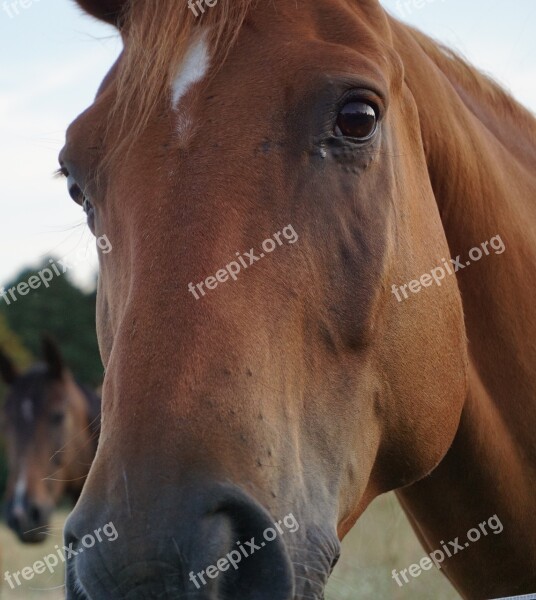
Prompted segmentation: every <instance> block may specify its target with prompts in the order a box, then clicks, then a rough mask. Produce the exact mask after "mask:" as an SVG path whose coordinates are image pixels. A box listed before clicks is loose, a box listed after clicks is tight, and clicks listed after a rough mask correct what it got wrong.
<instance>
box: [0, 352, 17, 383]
mask: <svg viewBox="0 0 536 600" xmlns="http://www.w3.org/2000/svg"><path fill="white" fill-rule="evenodd" d="M0 376H1V377H2V379H3V381H4V383H7V385H11V384H12V383H13V382H14V381H15V379H17V377H18V376H19V375H18V372H17V369H16V367H15V365H14V364H13V362H12V360H11V359H10V358H9V357H8V356H7V354H4V351H3V350H2V349H1V348H0Z"/></svg>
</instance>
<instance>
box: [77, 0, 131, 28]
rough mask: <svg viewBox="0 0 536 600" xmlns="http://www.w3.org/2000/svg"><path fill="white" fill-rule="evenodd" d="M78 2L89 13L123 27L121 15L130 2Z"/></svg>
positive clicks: (100, 0) (113, 0) (118, 0)
mask: <svg viewBox="0 0 536 600" xmlns="http://www.w3.org/2000/svg"><path fill="white" fill-rule="evenodd" d="M76 3H77V4H78V5H79V6H80V7H81V8H82V9H83V10H84V11H85V12H87V13H88V14H90V15H92V16H94V17H97V19H100V20H101V21H106V23H110V24H111V25H115V26H116V27H121V20H122V19H121V15H122V12H123V10H124V8H125V6H126V5H127V4H128V2H127V0H76Z"/></svg>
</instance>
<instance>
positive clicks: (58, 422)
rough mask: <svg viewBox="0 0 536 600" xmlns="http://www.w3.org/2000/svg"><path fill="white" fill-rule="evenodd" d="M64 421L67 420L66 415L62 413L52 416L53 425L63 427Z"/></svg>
mask: <svg viewBox="0 0 536 600" xmlns="http://www.w3.org/2000/svg"><path fill="white" fill-rule="evenodd" d="M64 419H65V414H64V413H60V412H58V413H53V414H52V415H51V416H50V423H51V424H52V425H55V426H59V425H61V424H62V423H63V421H64Z"/></svg>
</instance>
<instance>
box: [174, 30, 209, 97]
mask: <svg viewBox="0 0 536 600" xmlns="http://www.w3.org/2000/svg"><path fill="white" fill-rule="evenodd" d="M209 66H210V54H209V48H208V43H207V35H206V32H204V33H202V34H201V35H200V36H199V37H198V38H197V39H196V40H195V41H194V42H193V43H192V45H191V46H190V48H189V49H188V50H187V52H186V55H185V57H184V60H183V61H182V64H181V65H180V67H179V69H178V72H177V75H176V76H175V80H174V82H173V86H172V92H173V108H174V109H177V108H178V106H179V102H180V101H181V100H182V98H183V97H184V96H185V95H186V93H187V92H188V90H189V89H190V88H191V87H192V86H193V85H194V84H195V83H197V82H199V81H201V79H203V77H204V76H205V75H206V74H207V72H208V68H209Z"/></svg>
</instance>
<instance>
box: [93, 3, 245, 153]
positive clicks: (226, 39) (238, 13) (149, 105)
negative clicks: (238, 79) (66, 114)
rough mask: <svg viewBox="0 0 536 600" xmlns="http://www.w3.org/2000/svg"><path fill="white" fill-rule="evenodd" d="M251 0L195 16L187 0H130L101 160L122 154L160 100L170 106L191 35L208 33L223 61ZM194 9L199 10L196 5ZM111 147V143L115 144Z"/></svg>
mask: <svg viewBox="0 0 536 600" xmlns="http://www.w3.org/2000/svg"><path fill="white" fill-rule="evenodd" d="M252 3H253V0H219V2H218V8H217V10H216V9H215V8H208V7H205V12H204V13H203V14H200V15H199V16H198V17H196V16H195V15H194V13H193V11H192V10H190V9H189V8H188V2H187V1H186V0H184V1H183V2H177V1H176V0H159V2H158V9H155V6H154V4H153V3H152V2H144V1H141V2H140V1H139V0H130V1H128V2H127V3H126V5H125V8H124V12H123V15H122V18H121V22H122V27H121V34H122V37H123V43H124V50H123V53H122V56H121V60H120V61H119V62H118V64H117V68H116V76H115V80H114V84H113V85H114V92H115V94H114V100H113V105H112V109H111V111H110V116H109V122H108V127H107V134H106V135H107V136H108V135H109V133H110V132H111V131H113V137H114V139H113V140H112V142H113V143H111V144H110V149H109V151H108V152H109V153H108V155H107V156H105V158H104V161H105V162H106V160H107V159H111V158H112V157H118V156H120V155H121V154H123V152H124V150H127V151H128V149H129V148H130V147H131V146H132V144H133V143H134V142H135V141H136V140H137V139H138V138H139V137H140V136H141V134H142V133H143V132H144V131H145V129H146V128H147V126H148V124H149V121H150V120H151V118H152V117H153V116H154V115H155V113H156V112H157V110H158V108H159V106H160V105H161V103H162V101H163V99H166V100H167V101H168V105H171V86H172V82H173V80H174V78H175V76H176V74H177V73H176V72H177V69H178V68H179V67H180V64H181V62H182V60H183V59H184V57H185V54H186V52H187V50H188V48H189V46H190V43H191V40H192V38H193V37H194V36H195V35H196V34H197V32H198V31H199V30H200V29H201V28H202V29H203V31H206V32H207V35H208V40H209V42H210V47H211V48H212V50H213V53H214V56H218V57H219V63H218V64H222V63H223V62H224V60H225V57H226V55H227V54H228V52H229V50H230V48H231V46H232V45H233V43H234V41H235V39H236V37H237V35H238V33H239V32H240V29H241V27H242V24H243V22H244V19H245V18H246V14H247V12H248V10H249V8H250V6H251V4H252ZM198 11H199V9H198ZM114 146H115V147H114Z"/></svg>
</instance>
